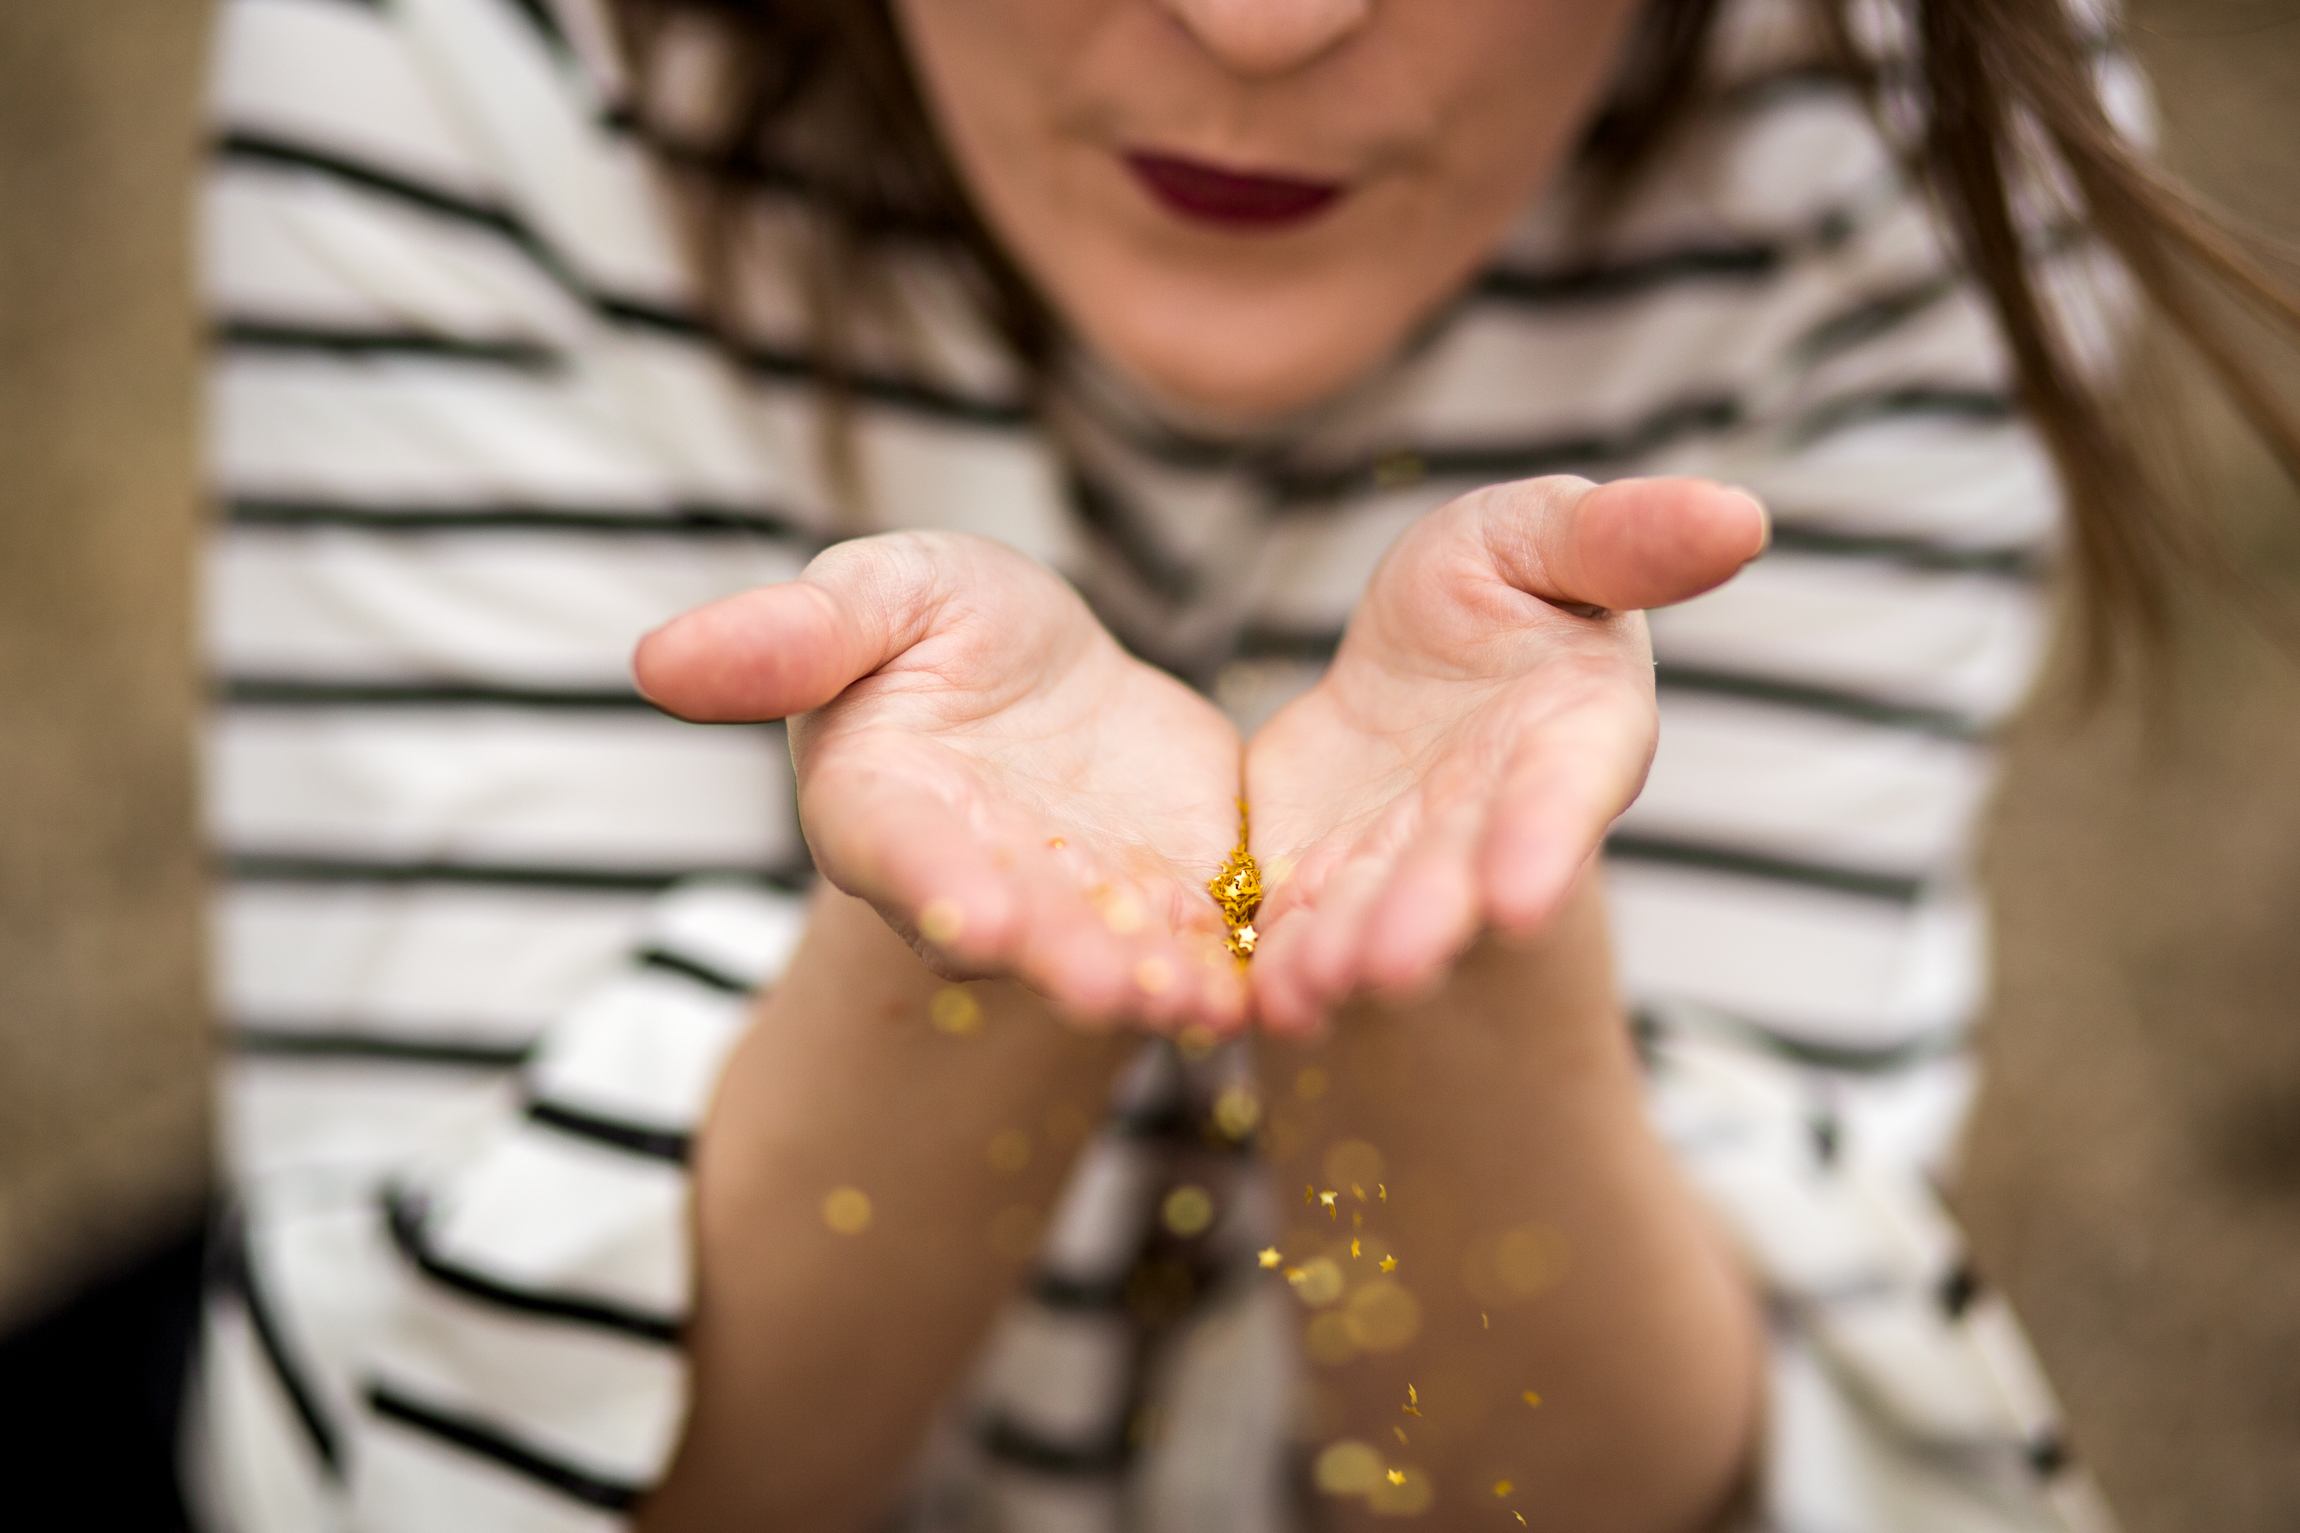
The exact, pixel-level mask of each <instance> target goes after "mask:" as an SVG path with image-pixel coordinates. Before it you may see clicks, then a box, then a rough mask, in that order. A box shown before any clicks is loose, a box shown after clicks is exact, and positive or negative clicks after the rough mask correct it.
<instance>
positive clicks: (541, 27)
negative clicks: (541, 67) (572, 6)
mask: <svg viewBox="0 0 2300 1533" xmlns="http://www.w3.org/2000/svg"><path fill="white" fill-rule="evenodd" d="M504 3H505V4H507V5H509V6H510V7H511V8H512V9H513V10H515V11H517V12H518V13H519V14H520V15H521V16H522V17H523V18H525V20H526V22H527V24H528V25H529V26H531V27H533V28H534V29H535V35H536V36H537V37H540V38H541V39H543V43H544V45H545V46H546V47H548V48H550V49H551V51H552V52H554V53H557V54H560V55H562V56H565V57H570V58H571V57H573V56H574V51H575V50H574V46H573V45H572V44H571V43H569V42H568V41H567V34H566V33H565V32H563V31H561V30H560V27H559V18H558V17H557V16H554V15H552V14H551V7H550V6H549V5H548V4H547V3H545V0H504Z"/></svg>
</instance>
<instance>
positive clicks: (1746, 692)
mask: <svg viewBox="0 0 2300 1533" xmlns="http://www.w3.org/2000/svg"><path fill="white" fill-rule="evenodd" d="M1653 682H1654V685H1655V687H1657V688H1658V689H1659V690H1661V691H1663V692H1694V693H1700V694H1702V695H1705V696H1712V697H1732V698H1739V699H1742V700H1744V701H1748V702H1753V703H1767V704H1771V705H1773V706H1775V707H1781V708H1795V709H1798V710H1800V711H1803V712H1807V713H1824V714H1828V715H1829V716H1831V717H1833V718H1841V719H1852V720H1855V721H1857V722H1859V723H1863V724H1877V725H1882V726H1884V727H1886V728H1888V729H1908V730H1915V731H1917V732H1919V733H1922V734H1929V735H1938V736H1941V737H1943V738H1945V739H1951V740H1978V739H1981V738H1983V737H1984V736H1985V735H1986V734H1987V731H1986V729H1985V728H1983V727H1982V726H1981V725H1979V724H1977V723H1975V722H1974V721H1973V720H1971V719H1969V718H1966V717H1965V716H1964V715H1962V714H1959V713H1954V712H1951V711H1949V710H1947V709H1943V708H1921V707H1916V706H1913V705H1910V704H1904V703H1894V702H1888V701H1886V700H1884V699H1882V698H1877V697H1869V696H1866V695H1864V694H1862V693H1859V692H1846V691H1842V690H1839V689H1837V688H1834V687H1817V686H1812V685H1809V684H1807V683H1804V682H1795V681H1780V680H1776V679H1774V678H1772V677H1767V676H1752V675H1749V674H1747V673H1745V672H1740V671H1725V670H1717V669H1713V668H1711V667H1708V666H1698V665H1682V664H1676V663H1672V662H1668V661H1664V662H1662V663H1660V664H1658V665H1656V666H1654V668H1653Z"/></svg>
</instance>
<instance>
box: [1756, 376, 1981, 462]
mask: <svg viewBox="0 0 2300 1533" xmlns="http://www.w3.org/2000/svg"><path fill="white" fill-rule="evenodd" d="M1928 415H1929V416H1940V417H1945V418H1947V419H1950V420H1962V421H1974V422H1983V423H1990V424H1993V423H1995V422H1999V421H2008V420H2011V419H2013V417H2014V406H2013V398H2012V396H2011V395H2010V394H2008V393H2006V392H2005V391H2004V390H2002V389H1982V388H1951V387H1948V386H1946V385H1939V384H1929V383H1911V384H1902V385H1899V386H1896V387H1893V388H1888V389H1865V390H1862V391H1861V392H1859V393H1855V394H1846V395H1843V396H1841V397H1839V398H1836V399H1831V400H1827V401H1825V402H1823V403H1821V404H1818V405H1815V406H1814V407H1813V408H1812V409H1810V410H1807V411H1806V412H1805V413H1804V414H1803V415H1801V416H1799V417H1798V418H1797V419H1796V421H1795V422H1793V423H1792V424H1791V425H1790V427H1789V430H1788V438H1789V440H1790V441H1791V442H1792V443H1793V444H1794V445H1796V446H1799V447H1810V446H1811V445H1812V444H1813V443H1815V442H1817V441H1819V440H1820V439H1821V438H1823V437H1825V436H1829V435H1831V434H1832V433H1834V432H1839V431H1843V430H1846V429H1848V428H1850V427H1853V426H1865V425H1868V424H1870V423H1871V422H1874V421H1881V420H1893V419H1896V418H1899V417H1902V416H1928Z"/></svg>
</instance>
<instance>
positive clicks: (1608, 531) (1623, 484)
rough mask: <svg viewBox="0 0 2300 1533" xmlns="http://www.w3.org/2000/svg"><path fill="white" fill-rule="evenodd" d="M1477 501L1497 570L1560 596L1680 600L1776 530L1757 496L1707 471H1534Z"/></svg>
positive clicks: (1580, 601) (1593, 603)
mask: <svg viewBox="0 0 2300 1533" xmlns="http://www.w3.org/2000/svg"><path fill="white" fill-rule="evenodd" d="M1476 504H1477V511H1478V515H1479V516H1480V519H1481V523H1482V528H1481V530H1482V531H1483V532H1484V534H1485V538H1486V544H1487V547H1488V548H1489V549H1491V550H1492V553H1493V558H1494V564H1495V567H1496V569H1497V570H1498V571H1499V573H1500V575H1501V578H1502V579H1504V580H1505V581H1507V582H1509V583H1510V584H1511V585H1513V586H1515V587H1517V588H1518V589H1519V590H1521V591H1524V592H1526V593H1528V594H1529V595H1533V596H1538V597H1540V598H1541V599H1542V600H1543V601H1547V602H1551V603H1555V604H1557V605H1561V606H1578V607H1599V608H1604V609H1606V610H1609V611H1634V610H1638V609H1642V608H1646V607H1665V606H1668V605H1669V604H1670V603H1672V602H1681V601H1684V600H1686V599H1687V598H1689V597H1694V596H1698V595H1700V594H1701V593H1702V592H1703V591H1706V590H1709V589H1711V588H1712V587H1714V586H1717V585H1721V584H1723V583H1724V582H1725V581H1727V580H1729V579H1731V578H1732V576H1733V574H1734V573H1735V572H1736V571H1737V570H1739V569H1740V568H1741V567H1742V566H1743V565H1745V564H1747V563H1748V562H1749V561H1750V560H1751V559H1754V558H1756V557H1757V555H1759V554H1760V553H1763V552H1764V550H1765V545H1766V542H1767V541H1768V539H1769V538H1770V537H1771V535H1772V529H1771V523H1770V521H1769V519H1768V518H1767V517H1766V514H1765V508H1764V507H1763V506H1762V505H1760V504H1759V503H1758V501H1757V499H1756V497H1755V496H1753V495H1750V494H1749V493H1748V492H1747V491H1745V490H1736V489H1728V488H1726V487H1725V486H1723V485H1719V484H1712V483H1710V482H1709V481H1708V480H1705V479H1616V480H1614V481H1613V482H1612V483H1610V484H1600V485H1591V484H1589V483H1588V482H1587V481H1584V480H1578V479H1570V478H1563V477H1559V478H1552V479H1533V480H1527V481H1525V482H1523V483H1520V484H1511V485H1500V486H1496V487H1495V488H1494V489H1492V490H1489V491H1487V492H1485V494H1483V495H1481V496H1480V497H1479V498H1478V500H1477V502H1476Z"/></svg>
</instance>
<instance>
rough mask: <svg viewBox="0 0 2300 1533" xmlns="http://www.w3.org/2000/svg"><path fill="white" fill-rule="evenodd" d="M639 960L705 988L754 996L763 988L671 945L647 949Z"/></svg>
mask: <svg viewBox="0 0 2300 1533" xmlns="http://www.w3.org/2000/svg"><path fill="white" fill-rule="evenodd" d="M636 962H637V963H638V964H639V965H640V966H641V967H642V968H648V969H660V970H662V971H663V972H664V973H666V974H676V975H679V976H680V977H682V978H684V979H691V980H693V981H694V982H695V983H696V984H698V985H701V986H703V987H704V988H705V989H709V990H716V991H718V992H719V993H721V994H722V995H753V994H756V993H757V991H758V988H759V987H758V986H757V985H754V984H752V983H751V982H750V981H749V980H746V979H743V978H741V977H740V976H738V975H734V974H729V973H728V972H727V971H726V970H724V969H720V968H715V967H713V966H712V965H710V964H707V963H705V962H703V961H702V960H701V959H699V958H691V957H689V956H688V955H687V954H685V953H675V952H673V951H671V949H669V948H667V947H650V948H643V949H641V950H640V953H639V956H638V958H637V959H636Z"/></svg>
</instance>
